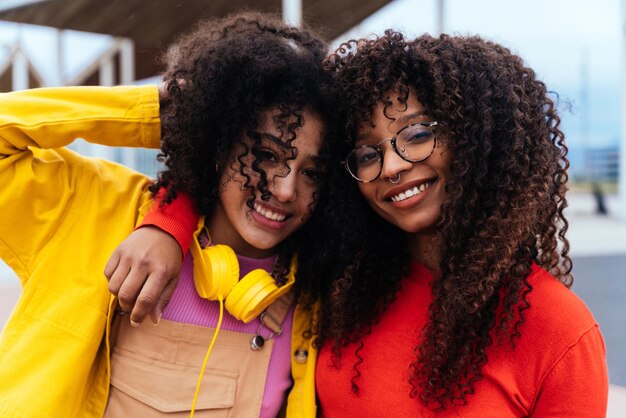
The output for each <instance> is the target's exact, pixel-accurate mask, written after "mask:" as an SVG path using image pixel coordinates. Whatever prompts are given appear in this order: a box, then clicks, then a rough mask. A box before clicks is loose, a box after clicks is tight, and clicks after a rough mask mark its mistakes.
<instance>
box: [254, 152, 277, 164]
mask: <svg viewBox="0 0 626 418" xmlns="http://www.w3.org/2000/svg"><path fill="white" fill-rule="evenodd" d="M256 155H257V157H258V158H259V159H260V160H261V161H270V162H273V163H277V162H278V156H277V155H276V153H275V152H274V151H272V150H271V149H268V148H261V149H259V150H258V151H257V152H256Z"/></svg>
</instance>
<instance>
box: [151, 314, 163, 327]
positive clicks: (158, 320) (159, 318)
mask: <svg viewBox="0 0 626 418" xmlns="http://www.w3.org/2000/svg"><path fill="white" fill-rule="evenodd" d="M162 316H163V312H159V316H157V320H156V322H154V323H153V324H152V325H154V326H155V327H158V326H159V323H160V322H161V317H162Z"/></svg>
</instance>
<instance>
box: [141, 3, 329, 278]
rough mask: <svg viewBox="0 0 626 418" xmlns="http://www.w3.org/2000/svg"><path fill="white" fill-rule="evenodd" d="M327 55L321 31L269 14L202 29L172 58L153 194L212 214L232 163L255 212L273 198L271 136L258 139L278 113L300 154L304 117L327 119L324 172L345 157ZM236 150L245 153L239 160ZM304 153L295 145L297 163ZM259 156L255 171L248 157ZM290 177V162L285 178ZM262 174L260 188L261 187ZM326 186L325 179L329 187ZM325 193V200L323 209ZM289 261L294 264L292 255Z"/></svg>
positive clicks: (288, 249) (285, 136)
mask: <svg viewBox="0 0 626 418" xmlns="http://www.w3.org/2000/svg"><path fill="white" fill-rule="evenodd" d="M326 53H327V45H326V43H325V42H324V41H323V40H322V39H321V38H319V37H318V36H317V35H315V34H314V33H312V32H311V31H309V30H306V29H298V28H293V27H289V26H287V25H285V24H283V23H282V22H281V21H280V20H278V19H277V18H276V17H272V16H268V15H263V14H257V13H242V14H237V15H233V16H231V17H228V18H224V19H218V20H209V21H204V22H201V23H200V24H199V25H198V27H197V28H196V29H195V30H194V31H193V32H191V33H190V34H188V35H186V36H184V37H182V38H181V39H180V40H179V41H178V43H177V44H176V45H174V47H173V48H170V50H169V51H168V52H167V54H166V55H165V56H164V57H163V61H164V63H165V65H166V67H167V69H166V72H165V73H164V76H163V81H164V83H163V84H164V89H165V90H166V94H164V95H163V97H162V99H161V133H162V144H161V154H159V159H160V161H163V162H164V163H165V165H166V167H167V168H166V169H165V170H164V171H162V172H160V173H159V175H158V179H157V181H156V182H155V183H154V184H153V185H152V187H151V191H152V192H153V193H156V192H157V191H158V190H159V189H160V188H162V187H165V188H166V189H167V193H166V195H165V198H164V199H163V201H162V202H163V203H169V202H171V200H172V199H173V198H175V196H176V195H177V193H179V192H184V193H186V194H188V195H189V196H190V197H191V198H192V200H193V201H194V202H195V204H196V206H197V210H198V212H199V213H200V214H202V215H206V216H210V214H211V213H212V211H213V208H214V207H215V204H216V202H217V201H218V199H219V185H220V184H219V183H220V178H221V176H222V173H223V172H224V171H225V169H226V168H228V167H229V165H232V166H233V167H234V169H235V170H238V171H239V173H240V174H241V178H242V179H244V180H243V181H244V184H243V185H242V186H243V187H244V188H246V189H247V190H249V192H250V197H249V199H248V200H247V205H248V206H249V207H251V208H252V205H253V202H254V200H255V198H256V196H257V195H260V196H261V199H263V200H268V199H269V198H270V195H271V193H270V192H269V190H268V183H269V180H270V179H269V178H268V177H269V176H270V174H269V173H266V172H265V170H264V169H263V164H262V163H263V157H264V156H263V152H262V150H261V147H260V145H261V144H262V141H263V137H264V135H262V134H260V133H259V132H257V127H258V125H259V124H260V123H261V122H262V119H263V118H264V117H265V116H266V114H268V112H272V115H273V116H272V117H273V122H274V124H275V125H276V126H277V127H278V129H279V130H280V133H281V139H282V140H283V141H284V142H285V143H286V144H287V145H289V146H290V147H291V143H292V141H293V140H294V139H295V137H296V129H297V128H299V127H300V126H302V124H303V112H304V111H307V110H308V111H311V112H313V113H315V114H317V115H318V116H320V118H321V120H322V121H323V123H324V125H325V126H324V132H322V136H323V145H322V149H321V150H320V152H319V154H320V159H319V161H316V164H317V165H319V166H320V167H318V168H323V166H324V165H325V164H326V163H327V162H328V161H329V160H330V158H331V156H332V155H334V154H335V153H333V152H332V141H331V139H333V138H335V137H337V135H336V133H335V126H338V122H337V113H336V112H334V111H333V109H336V106H335V97H336V89H335V81H334V80H333V78H332V77H331V76H330V75H329V74H328V73H327V72H326V71H324V68H323V67H322V61H323V60H324V58H325V56H326ZM274 110H278V113H277V114H276V112H274ZM239 150H241V152H240V153H239ZM233 152H235V153H238V155H236V156H235V158H234V160H233V159H232V155H233V154H232V153H233ZM296 153H297V150H296V148H295V147H291V152H290V153H288V155H290V157H289V158H288V159H287V161H288V160H289V159H293V158H295V154H296ZM250 154H251V155H252V156H253V157H254V159H253V161H252V162H251V163H250V161H249V160H250V159H249V158H248V159H246V158H245V157H246V156H247V155H250ZM246 161H248V165H249V166H246ZM322 171H323V170H322ZM288 172H289V167H288V165H287V163H285V167H284V170H282V172H279V173H278V175H281V176H284V175H286V174H287V173H288ZM252 175H254V176H255V177H258V181H252V178H251V176H252ZM322 183H323V182H322V181H321V179H320V187H321V185H322ZM321 194H322V191H320V190H318V192H316V193H315V196H314V203H315V201H316V200H319V198H320V196H321ZM314 203H313V204H314ZM296 243H297V237H293V238H292V239H290V240H288V242H286V243H285V245H283V246H281V251H282V252H284V253H287V254H291V253H293V251H294V248H295V246H296ZM279 258H280V259H281V260H283V261H286V262H285V263H284V264H286V265H287V266H288V263H289V258H290V257H288V256H287V257H279ZM283 267H284V266H283Z"/></svg>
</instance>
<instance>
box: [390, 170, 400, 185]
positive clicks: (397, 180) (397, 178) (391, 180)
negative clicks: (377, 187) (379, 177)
mask: <svg viewBox="0 0 626 418" xmlns="http://www.w3.org/2000/svg"><path fill="white" fill-rule="evenodd" d="M399 181H400V173H398V177H396V179H395V180H394V179H392V178H391V177H390V178H389V183H393V184H396V183H398V182H399Z"/></svg>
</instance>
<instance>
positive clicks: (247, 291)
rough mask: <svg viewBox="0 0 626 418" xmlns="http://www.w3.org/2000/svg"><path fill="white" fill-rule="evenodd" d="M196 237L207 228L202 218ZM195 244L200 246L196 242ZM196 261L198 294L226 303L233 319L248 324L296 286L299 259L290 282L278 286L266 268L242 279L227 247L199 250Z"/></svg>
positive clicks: (290, 272) (235, 260)
mask: <svg viewBox="0 0 626 418" xmlns="http://www.w3.org/2000/svg"><path fill="white" fill-rule="evenodd" d="M199 225H200V226H199V227H198V229H197V230H196V234H195V236H196V237H197V236H198V234H199V233H200V232H201V231H202V229H203V228H204V226H203V225H204V221H203V220H202V219H201V221H200V222H199ZM192 245H198V246H199V245H200V244H199V243H198V241H197V240H195V242H194V244H192ZM200 255H201V256H200V257H195V258H194V260H193V263H194V266H193V277H194V283H195V286H196V291H197V292H198V294H199V295H200V296H201V297H203V298H205V299H209V300H220V299H221V300H224V301H225V302H226V303H225V306H226V310H227V311H228V312H230V314H231V315H232V316H234V317H235V318H237V319H239V320H240V321H243V322H245V323H248V322H250V321H252V320H253V319H254V318H256V317H257V316H259V315H260V314H261V312H263V311H264V310H265V309H266V308H267V307H268V306H269V305H271V304H272V303H273V302H274V301H275V300H276V299H278V298H279V297H281V296H282V295H284V294H285V293H287V292H288V291H289V290H290V289H291V288H292V287H293V284H294V283H295V273H296V268H297V262H296V258H295V257H294V258H293V259H292V260H291V266H290V269H289V273H288V274H287V282H286V283H285V284H284V285H283V286H281V287H278V286H277V285H276V282H275V280H274V278H273V277H272V276H271V275H270V274H269V273H268V272H266V271H265V270H263V269H256V270H253V271H251V272H250V273H248V274H246V275H245V276H244V277H243V278H242V279H241V280H239V262H238V261H237V255H236V254H235V252H234V251H233V249H232V248H230V247H229V246H227V245H222V244H218V245H213V246H207V247H206V248H201V249H200Z"/></svg>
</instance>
